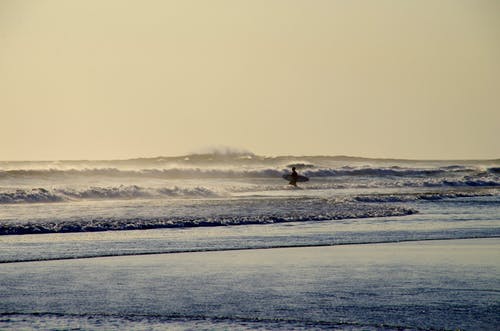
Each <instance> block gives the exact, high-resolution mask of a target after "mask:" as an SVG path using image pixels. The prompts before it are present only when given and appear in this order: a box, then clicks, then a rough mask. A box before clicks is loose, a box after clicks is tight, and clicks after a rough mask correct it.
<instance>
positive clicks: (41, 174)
mask: <svg viewBox="0 0 500 331" xmlns="http://www.w3.org/2000/svg"><path fill="white" fill-rule="evenodd" d="M291 165H293V166H295V167H297V168H299V169H301V168H302V169H303V170H302V174H303V175H305V176H308V177H341V176H367V177H415V176H417V177H425V176H427V177H429V176H438V175H446V174H454V175H456V174H459V173H463V174H464V175H465V174H470V175H474V174H481V173H490V174H492V175H493V176H494V175H495V174H498V173H499V172H500V170H499V169H500V168H489V169H487V171H480V170H478V169H475V168H468V167H463V166H451V167H450V166H448V167H437V168H402V167H397V166H393V167H341V168H316V167H315V166H314V165H312V164H307V163H297V164H291ZM289 171H290V169H289V166H288V165H287V166H286V167H267V168H255V169H249V168H245V167H204V168H200V167H198V168H191V167H177V168H166V169H156V168H153V169H149V168H148V169H140V170H125V169H118V168H85V169H68V170H62V169H22V170H0V179H19V178H30V179H31V178H33V179H37V178H50V177H62V178H68V179H74V178H78V177H87V176H96V177H100V176H102V177H150V178H163V179H168V178H245V177H248V178H280V177H281V176H282V175H283V174H284V173H287V172H289Z"/></svg>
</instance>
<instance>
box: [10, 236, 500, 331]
mask: <svg viewBox="0 0 500 331" xmlns="http://www.w3.org/2000/svg"><path fill="white" fill-rule="evenodd" d="M499 257H500V239H468V240H443V241H421V242H405V243H390V244H365V245H345V246H331V247H307V248H305V247H304V248H300V247H299V248H281V249H255V250H241V251H220V252H197V253H176V254H160V255H148V256H121V257H102V258H91V259H75V260H59V261H41V262H23V263H5V264H2V265H0V288H1V292H2V293H1V298H2V299H1V300H0V313H2V316H1V318H0V328H2V329H16V328H19V327H23V326H25V327H26V326H27V327H33V326H34V325H40V326H42V328H63V327H64V328H69V327H78V326H79V327H81V326H84V327H85V328H86V329H117V330H118V329H121V328H129V329H134V328H136V329H137V328H140V329H156V328H158V329H161V328H162V327H172V328H177V329H189V328H206V329H213V328H215V329H219V328H226V329H227V328H232V329H248V328H262V329H283V330H285V329H301V328H304V329H309V328H328V329H332V328H334V329H340V330H358V329H359V330H361V329H362V330H372V329H373V330H380V329H381V330H393V329H410V330H411V329H469V330H479V329H481V330H495V329H497V327H498V325H500V259H499Z"/></svg>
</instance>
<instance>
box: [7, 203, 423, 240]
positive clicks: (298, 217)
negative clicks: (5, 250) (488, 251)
mask: <svg viewBox="0 0 500 331" xmlns="http://www.w3.org/2000/svg"><path fill="white" fill-rule="evenodd" d="M252 203H257V202H252ZM270 203H271V204H272V206H275V207H274V208H272V206H270V205H269V204H270ZM262 204H263V205H262ZM266 204H267V205H266ZM306 205H307V207H308V208H304V207H305V206H306ZM259 206H261V207H262V208H244V206H243V207H238V208H236V209H234V210H232V211H227V210H226V211H225V212H224V213H222V214H218V213H217V208H213V207H211V206H206V207H205V208H204V207H200V208H198V209H193V214H192V215H174V214H173V215H172V216H167V215H166V216H163V217H137V218H112V217H110V218H91V219H81V218H78V219H71V220H38V221H30V222H20V223H16V222H7V223H0V235H19V234H36V233H65V232H93V231H116V230H143V229H156V228H183V227H211V226H233V225H249V224H270V223H285V222H314V221H327V220H341V219H351V218H366V217H389V216H403V215H411V214H414V213H416V212H417V211H416V210H414V209H410V208H405V207H400V206H390V205H373V204H363V203H352V202H343V203H338V202H337V203H331V202H326V201H320V200H312V201H311V200H306V201H299V200H294V201H288V202H287V201H275V202H266V201H262V202H259ZM247 207H248V206H247ZM311 207H312V208H311ZM200 209H201V210H202V212H200ZM197 213H198V214H197Z"/></svg>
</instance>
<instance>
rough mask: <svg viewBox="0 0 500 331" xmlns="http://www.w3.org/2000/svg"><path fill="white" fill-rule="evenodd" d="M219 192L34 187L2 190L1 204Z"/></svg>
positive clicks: (204, 195)
mask: <svg viewBox="0 0 500 331" xmlns="http://www.w3.org/2000/svg"><path fill="white" fill-rule="evenodd" d="M215 196H218V194H217V193H216V192H214V191H212V190H209V189H208V188H205V187H192V188H180V187H171V188H168V187H165V188H156V189H152V188H144V187H140V186H137V185H129V186H126V185H120V186H115V187H89V188H84V189H70V188H64V189H63V188H57V189H50V190H49V189H45V188H33V189H17V190H15V191H7V192H0V204H11V203H41V202H62V201H68V200H75V199H133V198H154V197H215Z"/></svg>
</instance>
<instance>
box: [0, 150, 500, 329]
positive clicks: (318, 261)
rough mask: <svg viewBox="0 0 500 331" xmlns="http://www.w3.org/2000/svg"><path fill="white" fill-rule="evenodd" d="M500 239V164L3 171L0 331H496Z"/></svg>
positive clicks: (246, 164) (157, 165)
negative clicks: (290, 178) (295, 179)
mask: <svg viewBox="0 0 500 331" xmlns="http://www.w3.org/2000/svg"><path fill="white" fill-rule="evenodd" d="M291 167H296V169H297V171H298V173H299V174H300V175H304V176H307V177H309V181H308V182H305V183H298V187H294V186H292V185H289V184H288V182H286V181H285V180H283V178H282V176H283V175H284V174H288V173H290V171H291ZM499 237H500V160H498V159H497V160H454V161H444V160H443V161H439V160H432V161H411V160H396V159H367V158H357V157H347V156H273V157H270V156H258V155H254V154H251V153H232V154H231V153H228V154H222V153H221V154H196V155H187V156H181V157H156V158H138V159H130V160H109V161H105V160H104V161H86V160H81V161H1V162H0V289H1V291H2V293H1V299H0V329H6V330H17V329H69V328H72V329H83V330H94V329H95V330H100V329H106V330H122V329H141V330H147V329H150V330H161V329H176V330H186V329H207V330H212V329H236V330H247V329H261V330H303V329H335V330H443V329H444V330H448V329H449V330H454V329H464V330H498V326H499V325H500V262H499V261H500V240H499V239H498V238H499Z"/></svg>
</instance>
